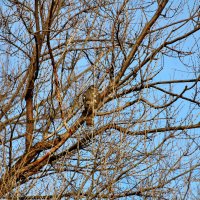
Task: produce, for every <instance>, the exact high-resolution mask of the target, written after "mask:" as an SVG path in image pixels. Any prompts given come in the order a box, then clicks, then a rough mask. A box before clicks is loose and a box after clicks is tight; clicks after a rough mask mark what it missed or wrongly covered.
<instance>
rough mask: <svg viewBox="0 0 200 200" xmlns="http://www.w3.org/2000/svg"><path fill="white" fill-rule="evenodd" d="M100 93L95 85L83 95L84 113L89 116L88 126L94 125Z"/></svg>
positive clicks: (87, 119)
mask: <svg viewBox="0 0 200 200" xmlns="http://www.w3.org/2000/svg"><path fill="white" fill-rule="evenodd" d="M99 101H100V98H99V91H98V88H96V87H95V86H94V85H91V86H90V87H89V88H88V89H87V91H86V92H85V93H84V94H83V104H84V111H83V114H84V115H85V116H87V118H86V124H87V126H93V125H94V115H95V110H96V109H97V106H98V104H99Z"/></svg>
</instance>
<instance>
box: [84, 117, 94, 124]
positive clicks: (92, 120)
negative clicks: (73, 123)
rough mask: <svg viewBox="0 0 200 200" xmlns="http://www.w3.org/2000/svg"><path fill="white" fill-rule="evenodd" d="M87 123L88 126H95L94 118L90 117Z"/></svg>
mask: <svg viewBox="0 0 200 200" xmlns="http://www.w3.org/2000/svg"><path fill="white" fill-rule="evenodd" d="M85 121H86V125H87V126H94V118H93V117H92V116H88V117H87V118H86V120H85Z"/></svg>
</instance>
